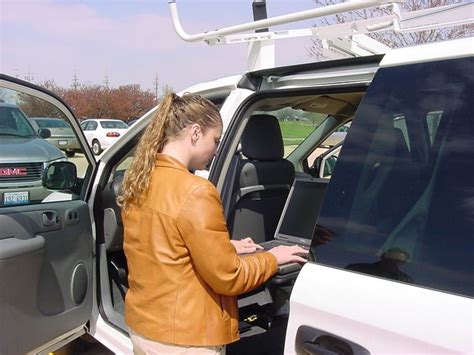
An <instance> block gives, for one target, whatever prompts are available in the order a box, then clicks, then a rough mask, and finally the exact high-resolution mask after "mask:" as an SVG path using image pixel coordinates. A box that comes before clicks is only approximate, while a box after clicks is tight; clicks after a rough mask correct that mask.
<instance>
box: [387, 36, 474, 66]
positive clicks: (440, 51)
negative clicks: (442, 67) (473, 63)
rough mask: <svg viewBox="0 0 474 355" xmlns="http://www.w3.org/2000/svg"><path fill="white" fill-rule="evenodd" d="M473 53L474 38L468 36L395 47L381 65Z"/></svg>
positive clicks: (433, 59) (416, 61) (470, 54)
mask: <svg viewBox="0 0 474 355" xmlns="http://www.w3.org/2000/svg"><path fill="white" fill-rule="evenodd" d="M473 54H474V38H473V37H468V38H461V39H456V40H451V41H443V42H435V43H428V44H422V45H418V46H413V47H406V48H399V49H393V50H391V51H389V52H388V53H387V54H386V55H385V56H384V57H383V59H382V61H381V63H380V67H382V68H383V67H392V66H396V65H403V64H415V63H421V62H430V61H435V60H443V59H452V58H462V57H469V56H472V55H473Z"/></svg>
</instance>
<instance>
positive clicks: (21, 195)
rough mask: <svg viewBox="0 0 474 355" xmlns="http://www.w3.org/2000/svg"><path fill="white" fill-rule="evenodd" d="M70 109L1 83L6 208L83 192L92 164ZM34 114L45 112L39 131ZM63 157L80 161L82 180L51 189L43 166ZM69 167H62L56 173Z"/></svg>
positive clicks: (0, 179) (1, 176)
mask: <svg viewBox="0 0 474 355" xmlns="http://www.w3.org/2000/svg"><path fill="white" fill-rule="evenodd" d="M2 85H3V84H2ZM6 85H8V84H5V86H6ZM67 115H68V114H67V113H64V112H63V111H62V110H61V109H60V108H58V107H57V106H56V105H55V104H53V103H51V102H49V101H46V100H44V99H42V98H39V97H36V96H33V95H32V94H26V93H24V92H18V91H16V90H13V89H9V88H7V87H4V86H1V87H0V152H1V153H0V208H1V207H6V206H14V205H20V204H22V205H24V204H36V203H47V202H54V201H60V200H70V199H80V198H82V196H83V189H82V187H83V186H84V184H85V181H87V179H88V176H90V173H91V164H90V162H89V161H88V160H87V158H86V156H85V155H84V154H83V153H84V151H83V148H82V146H81V144H80V142H79V139H78V138H77V137H76V135H75V133H74V131H73V130H72V128H71V126H70V125H69V122H68V118H67V117H68V116H67ZM69 115H70V114H69ZM32 117H41V119H37V120H36V121H35V122H36V125H35V127H39V128H38V132H36V131H35V129H33V126H32V125H31V123H30V120H33V118H32ZM71 118H72V116H71ZM64 127H66V129H64ZM61 161H70V162H73V163H74V164H75V165H76V168H77V174H78V180H77V183H76V186H75V187H74V188H73V189H72V190H67V191H61V192H58V191H51V190H48V189H47V188H45V187H44V186H43V184H42V175H43V172H44V171H45V169H46V168H47V167H48V166H49V165H50V164H52V163H54V162H61ZM64 171H65V170H63V169H56V174H61V173H64ZM50 177H51V176H50ZM54 178H58V179H61V178H62V177H61V176H54ZM64 186H66V185H64Z"/></svg>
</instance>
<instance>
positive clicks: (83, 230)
mask: <svg viewBox="0 0 474 355" xmlns="http://www.w3.org/2000/svg"><path fill="white" fill-rule="evenodd" d="M0 98H1V100H0V282H1V287H0V319H1V322H0V354H23V353H26V352H38V351H43V350H44V351H47V350H49V349H51V348H54V346H55V345H56V343H58V342H60V341H62V340H63V339H66V338H68V337H72V338H73V337H75V336H77V335H78V334H81V333H83V328H84V326H85V324H86V323H87V321H88V320H89V319H90V316H91V312H92V293H93V290H92V285H93V275H92V260H93V247H94V244H93V235H92V227H91V217H90V213H89V206H88V204H87V203H86V196H87V192H88V190H89V189H90V180H91V176H92V174H93V173H94V169H95V161H94V158H93V155H92V154H91V152H90V150H89V149H88V147H87V143H86V140H85V138H84V136H83V134H82V133H81V132H80V129H79V125H78V123H77V121H76V119H75V117H74V115H73V114H72V112H71V110H70V109H69V108H68V107H67V105H66V104H65V103H64V102H62V101H61V99H60V98H58V97H57V96H55V95H54V94H52V93H50V92H48V91H46V90H44V89H42V88H40V87H37V86H35V85H32V84H30V83H26V82H23V81H21V80H18V79H15V78H11V77H8V76H5V75H2V74H0ZM33 122H34V124H35V125H33ZM43 124H44V125H45V126H41V129H36V128H34V127H36V126H37V125H43ZM56 125H59V126H60V127H67V128H68V130H69V133H68V135H64V136H57V135H55V136H54V137H52V131H54V130H55V129H56V127H57V126H56ZM39 131H41V132H42V133H43V134H41V132H39ZM71 153H74V154H71ZM66 161H69V162H70V163H73V164H74V165H75V166H76V169H77V180H76V184H75V186H74V187H73V188H72V189H70V190H66V189H65V188H63V189H62V190H61V191H60V192H58V191H53V190H50V189H48V188H46V187H45V186H44V185H43V181H42V178H43V175H44V173H45V171H48V169H49V167H51V165H52V164H65V162H66ZM56 166H57V165H56ZM62 171H63V170H62V169H57V170H54V169H51V171H50V172H49V173H48V174H50V175H48V177H52V178H54V179H56V180H58V181H62V179H65V180H64V181H66V180H67V179H70V177H68V176H66V175H62ZM66 185H67V184H65V185H64V186H66ZM57 186H62V185H61V184H58V185H57ZM68 186H69V185H68Z"/></svg>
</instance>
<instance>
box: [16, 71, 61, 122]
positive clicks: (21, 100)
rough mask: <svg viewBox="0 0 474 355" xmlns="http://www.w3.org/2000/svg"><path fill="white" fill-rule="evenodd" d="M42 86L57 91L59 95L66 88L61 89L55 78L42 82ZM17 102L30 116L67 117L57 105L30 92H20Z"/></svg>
mask: <svg viewBox="0 0 474 355" xmlns="http://www.w3.org/2000/svg"><path fill="white" fill-rule="evenodd" d="M41 86H43V87H45V88H46V89H48V90H50V91H52V92H54V93H56V94H57V95H58V96H62V94H63V93H64V89H61V88H60V87H59V86H58V85H57V84H56V83H55V82H54V80H46V81H44V82H43V83H42V84H41ZM17 104H18V106H19V107H20V108H21V109H22V110H23V112H25V114H26V115H27V116H30V117H55V118H65V117H64V114H63V112H62V111H61V110H59V109H58V108H57V107H56V106H55V105H53V104H51V103H50V102H48V101H46V100H43V99H40V98H38V97H34V96H31V95H29V94H25V93H19V94H18V101H17Z"/></svg>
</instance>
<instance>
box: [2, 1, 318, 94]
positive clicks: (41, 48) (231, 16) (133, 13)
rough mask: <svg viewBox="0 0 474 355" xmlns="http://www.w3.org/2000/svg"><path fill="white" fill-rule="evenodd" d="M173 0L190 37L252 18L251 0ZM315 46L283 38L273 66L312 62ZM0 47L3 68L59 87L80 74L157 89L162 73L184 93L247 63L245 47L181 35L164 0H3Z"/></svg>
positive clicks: (278, 11)
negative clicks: (194, 40)
mask: <svg viewBox="0 0 474 355" xmlns="http://www.w3.org/2000/svg"><path fill="white" fill-rule="evenodd" d="M176 2H177V5H178V10H179V16H180V20H181V24H182V26H183V28H184V30H185V31H186V32H187V33H190V34H192V33H198V32H204V31H208V30H213V29H218V28H222V27H226V26H230V25H236V24H240V23H244V22H249V21H252V20H253V15H252V0H220V1H219V0H177V1H176ZM313 7H314V4H313V1H312V0H267V11H268V16H269V17H271V16H278V15H283V14H287V13H291V12H294V11H302V10H308V9H311V8H313ZM311 24H312V23H311V22H310V21H305V22H300V23H298V24H296V25H293V26H292V28H304V27H309V26H311ZM275 29H278V28H275ZM310 45H311V40H310V38H300V39H295V40H282V41H278V43H277V46H276V48H277V49H276V53H277V59H276V64H277V65H288V64H295V63H304V62H310V61H312V60H313V59H312V58H311V57H309V55H308V52H307V47H309V46H310ZM0 46H1V48H0V50H1V54H0V56H1V57H0V72H2V73H4V74H7V75H11V76H15V77H19V78H21V79H25V78H26V79H28V78H29V79H30V80H31V79H32V81H33V82H36V83H41V82H43V81H45V80H54V81H55V82H56V84H58V85H60V86H62V87H70V86H71V85H72V83H73V78H74V76H76V77H77V80H78V82H79V83H80V84H88V85H102V84H104V82H105V80H106V78H107V80H108V83H109V85H110V86H111V87H118V86H120V85H126V84H140V85H141V87H142V88H143V89H150V90H154V81H155V77H156V76H158V81H159V84H160V88H161V89H162V87H163V86H164V85H168V86H170V87H171V88H172V89H174V90H175V91H180V90H182V89H185V88H186V87H188V86H191V85H193V84H197V83H199V82H202V81H209V80H214V79H217V78H219V77H223V76H228V75H235V74H240V73H242V72H244V71H245V70H246V67H247V62H246V61H247V59H246V56H247V45H246V44H234V45H223V46H209V45H207V44H205V43H202V42H199V43H190V42H185V41H183V40H181V39H180V38H179V37H178V36H177V34H176V33H175V31H174V28H173V26H172V23H171V16H170V13H169V8H168V3H167V1H166V0H0ZM161 89H160V90H161Z"/></svg>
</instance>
